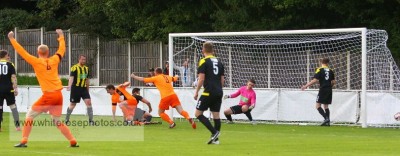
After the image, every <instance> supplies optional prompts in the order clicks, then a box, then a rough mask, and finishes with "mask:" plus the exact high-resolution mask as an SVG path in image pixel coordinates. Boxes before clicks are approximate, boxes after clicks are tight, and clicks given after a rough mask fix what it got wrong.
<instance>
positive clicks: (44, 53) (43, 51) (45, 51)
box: [37, 44, 49, 58]
mask: <svg viewBox="0 0 400 156" xmlns="http://www.w3.org/2000/svg"><path fill="white" fill-rule="evenodd" d="M37 51H38V55H39V58H48V57H49V47H48V46H47V45H45V44H41V45H39V46H38V49H37Z"/></svg>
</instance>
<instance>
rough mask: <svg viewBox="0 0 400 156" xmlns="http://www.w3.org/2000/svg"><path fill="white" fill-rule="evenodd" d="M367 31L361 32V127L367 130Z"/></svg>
mask: <svg viewBox="0 0 400 156" xmlns="http://www.w3.org/2000/svg"><path fill="white" fill-rule="evenodd" d="M366 97H367V29H366V28H363V29H362V30H361V121H362V124H361V127H362V128H367V127H368V125H367V102H366Z"/></svg>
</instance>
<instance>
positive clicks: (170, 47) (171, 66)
mask: <svg viewBox="0 0 400 156" xmlns="http://www.w3.org/2000/svg"><path fill="white" fill-rule="evenodd" d="M173 43H174V40H173V37H172V36H171V35H169V36H168V63H169V70H168V72H169V73H168V74H169V76H173V74H174V73H173V71H174V62H172V61H174V60H173V57H174V51H173V50H174V47H173V46H174V45H173ZM161 67H162V66H161ZM171 85H174V83H171ZM169 111H170V112H169V116H170V117H171V119H172V120H174V109H170V110H169Z"/></svg>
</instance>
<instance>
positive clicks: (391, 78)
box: [389, 61, 393, 91]
mask: <svg viewBox="0 0 400 156" xmlns="http://www.w3.org/2000/svg"><path fill="white" fill-rule="evenodd" d="M389 68H390V69H389V72H390V82H389V90H390V91H393V62H392V61H389Z"/></svg>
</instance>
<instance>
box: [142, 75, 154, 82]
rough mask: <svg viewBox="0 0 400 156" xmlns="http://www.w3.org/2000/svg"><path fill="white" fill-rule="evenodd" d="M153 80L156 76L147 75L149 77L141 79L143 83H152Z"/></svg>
mask: <svg viewBox="0 0 400 156" xmlns="http://www.w3.org/2000/svg"><path fill="white" fill-rule="evenodd" d="M154 81H156V78H155V77H154V76H153V77H149V78H144V79H143V82H144V83H153V82H154Z"/></svg>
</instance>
